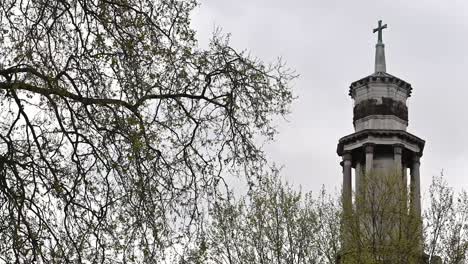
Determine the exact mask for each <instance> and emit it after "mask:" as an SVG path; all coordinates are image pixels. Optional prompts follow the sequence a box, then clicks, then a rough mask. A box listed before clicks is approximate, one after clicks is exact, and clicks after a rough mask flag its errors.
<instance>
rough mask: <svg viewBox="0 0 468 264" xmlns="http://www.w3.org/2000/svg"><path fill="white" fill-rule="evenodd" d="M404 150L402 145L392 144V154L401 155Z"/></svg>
mask: <svg viewBox="0 0 468 264" xmlns="http://www.w3.org/2000/svg"><path fill="white" fill-rule="evenodd" d="M404 148H405V145H403V144H394V145H393V153H395V154H400V155H401V154H402V153H403V149H404Z"/></svg>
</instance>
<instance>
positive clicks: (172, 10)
mask: <svg viewBox="0 0 468 264" xmlns="http://www.w3.org/2000/svg"><path fill="white" fill-rule="evenodd" d="M196 5H197V3H196V1H195V0H188V1H177V0H134V1H127V0H59V1H46V0H34V1H33V0H26V1H19V0H0V28H1V35H0V95H1V97H2V99H1V105H0V107H1V109H0V116H1V118H0V130H1V132H0V208H1V210H0V262H2V261H3V262H15V263H32V262H37V263H71V262H73V263H98V262H99V263H137V262H138V263H155V262H163V261H167V262H176V261H178V260H180V259H182V257H181V256H183V255H184V254H185V253H186V252H188V251H190V250H192V246H193V245H194V241H193V239H194V237H199V234H200V233H201V231H202V229H203V225H202V224H201V223H202V221H201V220H202V219H203V217H204V215H205V213H206V209H207V208H208V207H209V204H210V203H212V201H215V200H220V199H224V198H226V195H227V191H226V184H225V182H224V177H227V175H229V177H231V176H232V175H240V176H243V177H246V179H247V180H248V181H250V182H252V183H253V184H254V183H255V182H256V181H257V176H258V171H260V170H261V168H262V167H263V166H264V163H265V158H264V155H263V152H262V150H261V148H260V147H259V144H257V143H258V142H260V141H261V140H263V139H266V140H268V139H271V138H272V137H273V136H274V134H275V130H274V127H273V126H272V124H271V118H272V117H273V116H275V115H284V114H286V113H287V112H288V107H289V105H290V103H291V101H292V94H291V90H290V87H289V83H290V81H291V80H292V79H293V78H294V77H295V76H294V73H292V72H291V71H289V70H288V69H287V68H285V66H284V64H283V63H282V62H281V61H279V62H278V63H275V64H265V63H264V62H262V61H260V60H258V59H256V58H253V57H250V56H249V55H247V54H246V53H245V52H238V51H236V50H235V49H233V48H231V47H230V45H229V41H228V40H229V39H228V38H227V37H225V36H223V35H222V34H220V33H219V32H218V33H216V34H215V35H214V36H213V39H212V41H211V43H210V46H209V48H208V49H207V50H202V49H200V48H198V47H197V42H196V39H195V31H194V30H193V29H191V28H190V12H191V11H192V10H193V8H194V7H195V6H196ZM256 142H257V143H256Z"/></svg>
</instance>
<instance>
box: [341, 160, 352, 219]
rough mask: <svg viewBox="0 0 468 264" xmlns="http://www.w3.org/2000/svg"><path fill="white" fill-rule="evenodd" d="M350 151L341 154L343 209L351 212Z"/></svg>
mask: <svg viewBox="0 0 468 264" xmlns="http://www.w3.org/2000/svg"><path fill="white" fill-rule="evenodd" d="M351 159H352V156H351V153H349V152H347V153H345V154H344V155H343V194H342V195H343V210H344V213H345V214H347V213H351V209H352V186H351Z"/></svg>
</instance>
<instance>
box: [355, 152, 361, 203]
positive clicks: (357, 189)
mask: <svg viewBox="0 0 468 264" xmlns="http://www.w3.org/2000/svg"><path fill="white" fill-rule="evenodd" d="M361 178H362V164H361V161H360V160H358V161H356V168H355V169H354V192H355V193H356V196H357V194H359V193H360V192H361Z"/></svg>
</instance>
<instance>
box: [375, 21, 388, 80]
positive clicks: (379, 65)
mask: <svg viewBox="0 0 468 264" xmlns="http://www.w3.org/2000/svg"><path fill="white" fill-rule="evenodd" d="M385 28H387V24H385V25H383V26H382V20H379V25H378V26H377V28H375V29H374V30H373V33H375V32H379V33H378V39H377V45H375V48H376V50H375V72H386V65H385V50H384V48H385V45H384V44H383V42H382V31H383V30H384V29H385Z"/></svg>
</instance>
